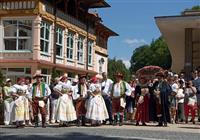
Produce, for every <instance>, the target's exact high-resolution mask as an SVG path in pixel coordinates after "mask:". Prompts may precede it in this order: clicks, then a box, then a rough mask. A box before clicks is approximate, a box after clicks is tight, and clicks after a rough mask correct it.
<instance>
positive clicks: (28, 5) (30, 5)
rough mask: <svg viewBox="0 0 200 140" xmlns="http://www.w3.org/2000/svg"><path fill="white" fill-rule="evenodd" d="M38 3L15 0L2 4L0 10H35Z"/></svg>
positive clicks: (29, 0) (32, 0) (0, 3)
mask: <svg viewBox="0 0 200 140" xmlns="http://www.w3.org/2000/svg"><path fill="white" fill-rule="evenodd" d="M35 6H36V2H35V1H34V0H18V1H16V0H13V1H3V2H0V10H23V9H34V8H35Z"/></svg>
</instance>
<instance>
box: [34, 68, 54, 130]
mask: <svg viewBox="0 0 200 140" xmlns="http://www.w3.org/2000/svg"><path fill="white" fill-rule="evenodd" d="M42 77H43V75H42V74H41V72H40V71H37V72H36V74H35V75H34V76H33V78H34V79H35V80H36V82H35V83H33V86H32V88H31V92H30V98H32V108H33V115H34V121H35V127H38V121H39V118H38V113H39V111H40V113H41V116H42V127H43V128H45V127H46V115H47V110H46V103H47V99H48V98H49V95H50V94H51V90H50V88H49V86H48V85H47V84H45V83H44V82H42V81H41V80H42Z"/></svg>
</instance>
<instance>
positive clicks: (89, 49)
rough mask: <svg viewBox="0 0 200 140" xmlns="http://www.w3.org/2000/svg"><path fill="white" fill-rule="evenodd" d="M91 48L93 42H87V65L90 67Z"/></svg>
mask: <svg viewBox="0 0 200 140" xmlns="http://www.w3.org/2000/svg"><path fill="white" fill-rule="evenodd" d="M92 48H93V42H92V41H89V42H88V65H92Z"/></svg>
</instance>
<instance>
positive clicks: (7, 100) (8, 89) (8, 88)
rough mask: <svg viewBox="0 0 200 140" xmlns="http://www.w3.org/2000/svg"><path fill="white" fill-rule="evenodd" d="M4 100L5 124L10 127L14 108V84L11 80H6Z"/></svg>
mask: <svg viewBox="0 0 200 140" xmlns="http://www.w3.org/2000/svg"><path fill="white" fill-rule="evenodd" d="M2 93H3V94H2V95H3V96H2V97H3V99H4V124H5V125H9V124H10V123H11V113H12V108H13V103H14V102H13V98H12V82H11V80H10V79H6V85H5V86H4V87H3V92H2Z"/></svg>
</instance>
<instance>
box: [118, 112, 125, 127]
mask: <svg viewBox="0 0 200 140" xmlns="http://www.w3.org/2000/svg"><path fill="white" fill-rule="evenodd" d="M123 120H124V116H123V115H120V118H119V126H122V125H123Z"/></svg>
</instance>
